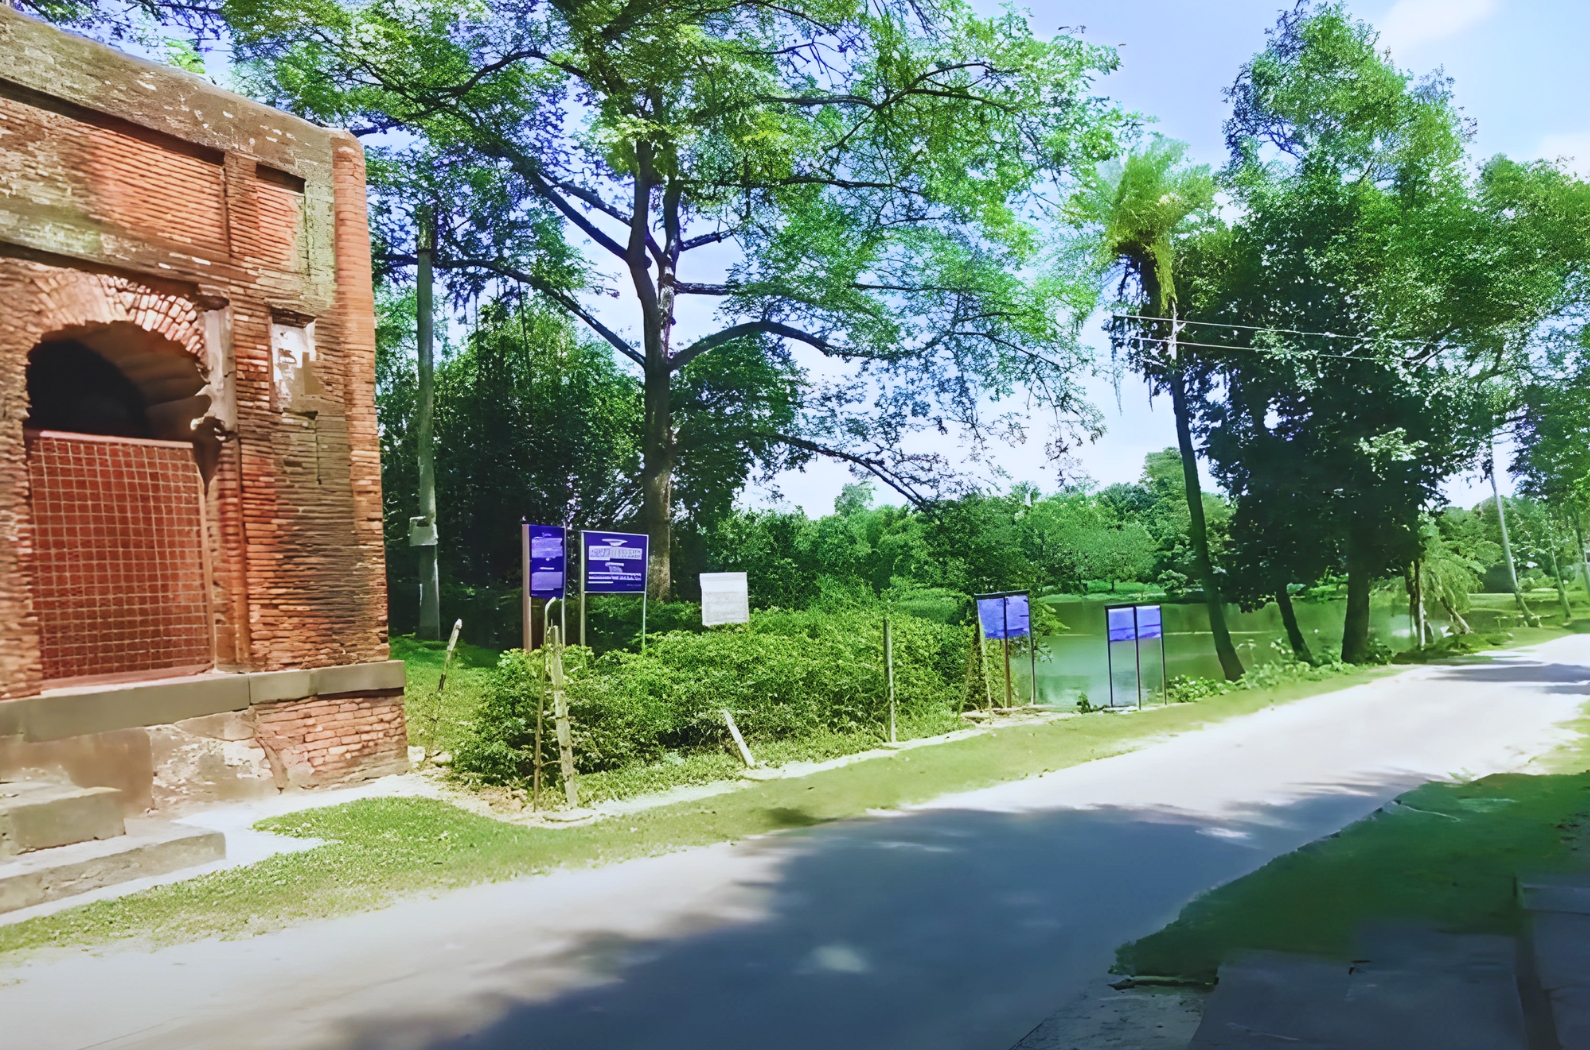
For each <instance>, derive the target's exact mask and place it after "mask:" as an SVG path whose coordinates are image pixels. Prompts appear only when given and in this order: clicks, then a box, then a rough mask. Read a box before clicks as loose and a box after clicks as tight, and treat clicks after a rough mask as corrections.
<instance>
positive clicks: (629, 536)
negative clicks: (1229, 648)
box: [580, 531, 650, 652]
mask: <svg viewBox="0 0 1590 1050" xmlns="http://www.w3.org/2000/svg"><path fill="white" fill-rule="evenodd" d="M649 544H650V537H648V536H646V535H645V534H644V533H633V532H591V531H585V532H581V533H580V644H581V645H584V644H585V596H586V594H639V595H640V649H641V652H645V651H646V567H647V554H648V547H649Z"/></svg>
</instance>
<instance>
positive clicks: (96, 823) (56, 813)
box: [0, 781, 126, 857]
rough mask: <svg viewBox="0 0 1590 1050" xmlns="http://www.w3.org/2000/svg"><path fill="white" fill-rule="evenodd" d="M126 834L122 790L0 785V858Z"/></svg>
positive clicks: (21, 783) (36, 783) (29, 783)
mask: <svg viewBox="0 0 1590 1050" xmlns="http://www.w3.org/2000/svg"><path fill="white" fill-rule="evenodd" d="M125 831H126V828H125V826H124V825H123V823H122V816H121V792H119V791H117V790H116V789H115V788H108V787H92V788H83V787H78V786H77V785H75V784H55V783H49V782H43V781H18V782H14V783H8V784H0V857H14V856H17V855H18V854H23V853H30V852H32V851H34V850H41V849H51V848H53V847H56V846H68V845H71V844H72V843H74V842H87V841H89V840H91V839H109V838H115V837H116V836H118V835H121V834H122V833H123V832H125Z"/></svg>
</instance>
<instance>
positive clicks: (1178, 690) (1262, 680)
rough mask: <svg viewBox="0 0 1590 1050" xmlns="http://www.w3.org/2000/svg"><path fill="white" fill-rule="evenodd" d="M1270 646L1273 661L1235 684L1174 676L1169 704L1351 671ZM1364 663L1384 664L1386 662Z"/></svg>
mask: <svg viewBox="0 0 1590 1050" xmlns="http://www.w3.org/2000/svg"><path fill="white" fill-rule="evenodd" d="M1270 647H1271V648H1272V649H1273V650H1274V651H1275V659H1273V660H1268V661H1265V662H1264V663H1256V664H1254V665H1253V666H1252V667H1250V668H1249V669H1248V671H1247V673H1246V674H1244V675H1243V676H1242V677H1241V678H1240V679H1239V680H1237V681H1235V682H1222V681H1216V680H1215V679H1211V678H1194V677H1189V676H1186V675H1177V676H1176V677H1175V678H1172V679H1171V680H1170V689H1169V693H1168V696H1169V699H1170V701H1171V702H1172V703H1177V704H1185V703H1192V702H1194V701H1197V700H1204V699H1207V698H1209V697H1212V696H1223V695H1225V694H1226V693H1229V692H1232V691H1233V690H1255V689H1264V690H1271V689H1279V688H1282V687H1284V686H1288V685H1293V684H1296V683H1298V682H1324V681H1328V680H1329V679H1332V678H1336V677H1338V676H1340V675H1344V674H1347V673H1349V672H1350V671H1351V670H1352V668H1351V667H1349V666H1348V665H1347V664H1344V663H1341V662H1340V661H1337V660H1330V659H1327V660H1324V661H1322V662H1320V663H1308V662H1306V661H1304V660H1299V659H1297V658H1296V657H1295V656H1293V655H1292V650H1291V649H1290V648H1288V647H1286V646H1284V645H1283V644H1282V643H1281V642H1280V641H1274V642H1271V643H1270ZM1385 656H1386V658H1389V657H1390V652H1389V650H1388V651H1386V653H1385ZM1366 662H1370V663H1382V664H1383V663H1385V662H1386V659H1377V660H1372V661H1366Z"/></svg>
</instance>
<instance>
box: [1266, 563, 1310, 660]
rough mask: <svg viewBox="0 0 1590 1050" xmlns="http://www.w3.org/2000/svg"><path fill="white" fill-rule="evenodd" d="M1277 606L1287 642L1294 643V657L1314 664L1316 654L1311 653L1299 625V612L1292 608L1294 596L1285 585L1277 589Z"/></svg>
mask: <svg viewBox="0 0 1590 1050" xmlns="http://www.w3.org/2000/svg"><path fill="white" fill-rule="evenodd" d="M1275 605H1276V608H1278V609H1280V610H1281V623H1282V624H1283V625H1285V627H1286V640H1287V641H1288V642H1291V643H1292V655H1293V656H1295V657H1297V658H1298V659H1299V660H1302V661H1303V662H1304V663H1307V664H1311V663H1313V662H1314V654H1313V653H1311V652H1309V649H1308V642H1307V641H1305V640H1304V638H1303V631H1302V630H1301V629H1300V628H1299V627H1298V625H1297V610H1296V609H1294V608H1292V596H1291V595H1290V594H1288V593H1287V592H1286V584H1284V583H1283V584H1281V586H1279V587H1277V588H1276V589H1275Z"/></svg>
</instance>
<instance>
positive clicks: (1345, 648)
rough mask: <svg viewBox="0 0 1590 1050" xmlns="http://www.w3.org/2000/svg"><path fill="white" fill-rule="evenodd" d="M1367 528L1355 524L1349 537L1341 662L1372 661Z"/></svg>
mask: <svg viewBox="0 0 1590 1050" xmlns="http://www.w3.org/2000/svg"><path fill="white" fill-rule="evenodd" d="M1365 527H1366V526H1364V525H1360V524H1359V523H1358V522H1356V521H1355V522H1354V523H1353V526H1352V528H1351V530H1350V531H1349V532H1348V534H1347V613H1346V615H1345V616H1344V617H1343V618H1342V662H1343V663H1349V664H1359V663H1363V662H1365V661H1366V660H1368V659H1369V588H1370V584H1371V583H1372V582H1373V580H1372V576H1373V573H1372V571H1371V569H1370V565H1369V552H1368V551H1367V550H1365V548H1366V547H1367V546H1368V544H1366V543H1365V542H1364V540H1363V537H1362V536H1361V535H1360V530H1361V529H1363V528H1365Z"/></svg>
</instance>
